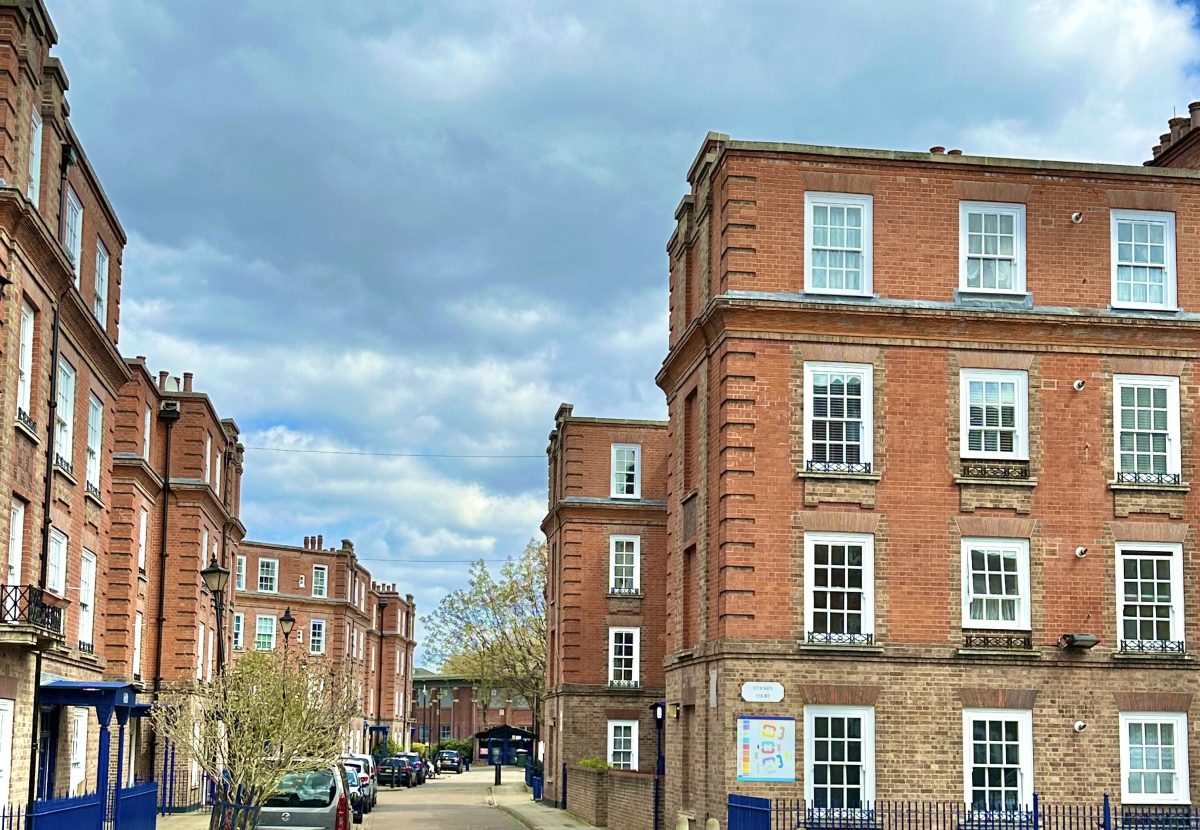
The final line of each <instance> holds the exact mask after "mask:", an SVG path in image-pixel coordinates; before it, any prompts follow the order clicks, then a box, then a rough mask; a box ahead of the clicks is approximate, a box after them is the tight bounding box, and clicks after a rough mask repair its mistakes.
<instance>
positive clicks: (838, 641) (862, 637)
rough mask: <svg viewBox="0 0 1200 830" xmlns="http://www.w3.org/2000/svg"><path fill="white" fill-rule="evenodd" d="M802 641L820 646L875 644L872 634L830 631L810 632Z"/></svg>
mask: <svg viewBox="0 0 1200 830" xmlns="http://www.w3.org/2000/svg"><path fill="white" fill-rule="evenodd" d="M804 641H805V642H806V643H811V644H813V645H822V646H871V645H874V644H875V635H874V634H834V633H832V632H830V631H810V632H808V634H807V636H805V638H804Z"/></svg>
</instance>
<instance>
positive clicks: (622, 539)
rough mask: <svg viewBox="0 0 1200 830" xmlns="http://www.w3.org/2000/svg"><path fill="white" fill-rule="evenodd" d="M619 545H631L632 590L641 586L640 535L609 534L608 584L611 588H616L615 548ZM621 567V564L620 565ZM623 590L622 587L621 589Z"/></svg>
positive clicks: (637, 589)
mask: <svg viewBox="0 0 1200 830" xmlns="http://www.w3.org/2000/svg"><path fill="white" fill-rule="evenodd" d="M620 545H632V547H633V550H632V556H633V564H632V566H631V573H630V578H631V580H632V581H633V587H632V590H633V591H640V590H641V588H642V537H640V536H610V537H609V540H608V585H609V588H610V589H611V590H617V553H618V552H617V548H618V546H620ZM622 567H623V566H622ZM622 590H624V589H622Z"/></svg>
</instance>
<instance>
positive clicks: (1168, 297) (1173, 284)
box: [1109, 210, 1178, 311]
mask: <svg viewBox="0 0 1200 830" xmlns="http://www.w3.org/2000/svg"><path fill="white" fill-rule="evenodd" d="M1119 222H1156V223H1161V224H1162V225H1163V226H1164V233H1163V243H1164V253H1165V254H1166V256H1165V259H1166V262H1165V263H1164V265H1165V266H1166V268H1165V270H1166V274H1165V276H1164V285H1163V302H1162V303H1151V302H1145V303H1139V302H1135V301H1133V300H1120V299H1118V298H1117V268H1118V263H1119V257H1118V245H1119V242H1118V240H1117V225H1118V223H1119ZM1109 238H1110V239H1109V243H1110V253H1109V262H1110V265H1111V273H1110V279H1109V282H1110V285H1111V290H1112V294H1111V298H1110V301H1111V303H1112V305H1113V307H1114V308H1132V309H1150V310H1154V311H1174V310H1175V309H1176V308H1177V307H1178V296H1177V283H1178V280H1177V274H1176V270H1175V239H1176V237H1175V214H1174V213H1171V212H1167V211H1152V210H1112V211H1110V212H1109Z"/></svg>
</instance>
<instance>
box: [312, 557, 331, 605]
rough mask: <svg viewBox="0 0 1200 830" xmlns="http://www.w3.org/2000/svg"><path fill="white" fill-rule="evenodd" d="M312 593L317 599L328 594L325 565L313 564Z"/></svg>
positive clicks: (327, 569)
mask: <svg viewBox="0 0 1200 830" xmlns="http://www.w3.org/2000/svg"><path fill="white" fill-rule="evenodd" d="M318 576H319V577H320V579H318V578H317V577H318ZM312 595H313V596H314V597H317V598H319V599H324V598H325V597H327V596H328V595H329V568H328V567H327V566H325V565H313V580H312Z"/></svg>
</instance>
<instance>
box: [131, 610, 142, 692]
mask: <svg viewBox="0 0 1200 830" xmlns="http://www.w3.org/2000/svg"><path fill="white" fill-rule="evenodd" d="M144 619H145V618H144V617H143V616H142V612H141V611H135V612H134V614H133V654H132V656H131V659H130V662H132V663H133V679H134V680H141V679H142V625H143V621H144Z"/></svg>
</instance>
